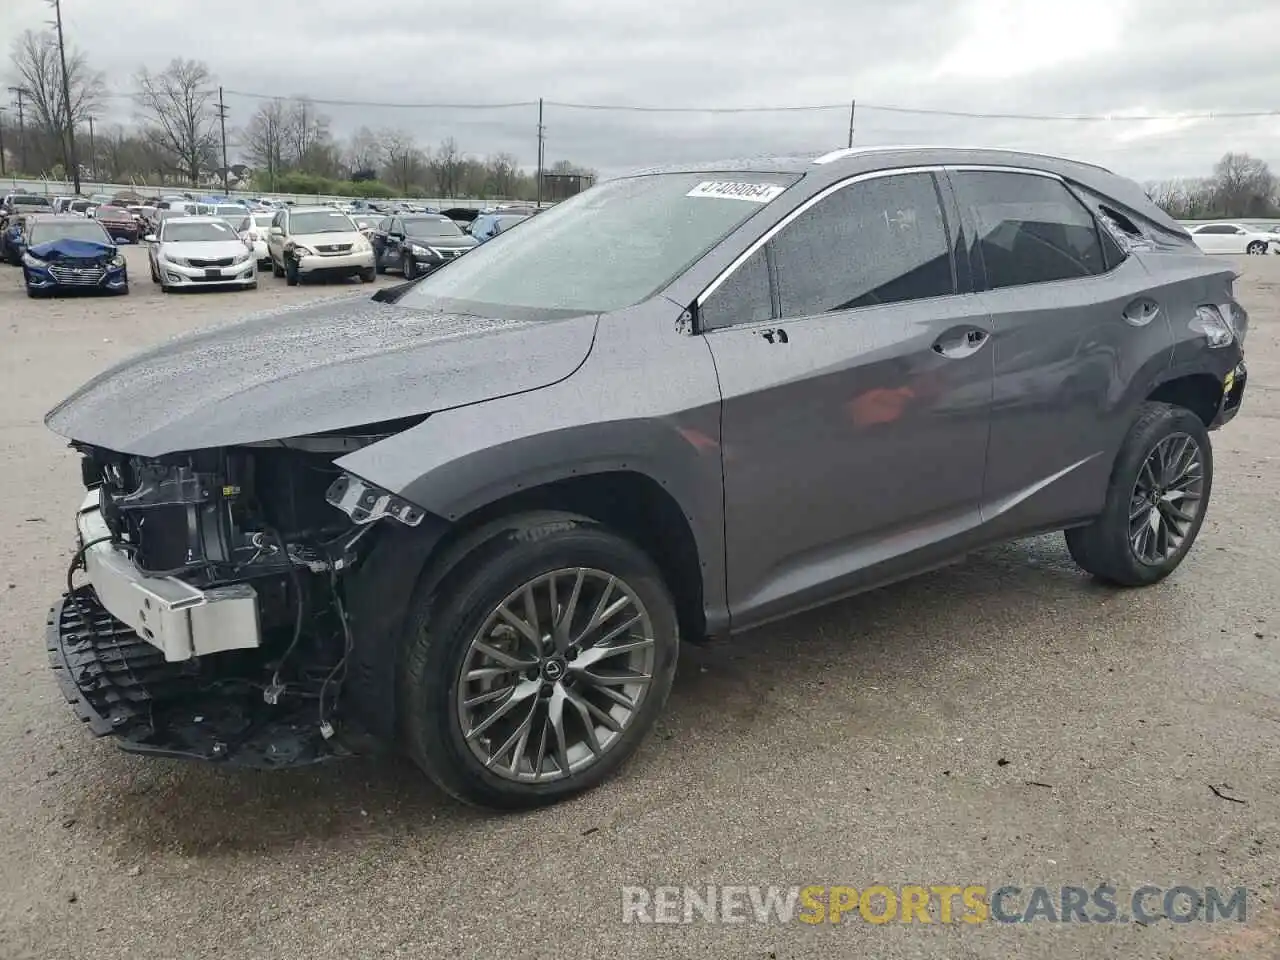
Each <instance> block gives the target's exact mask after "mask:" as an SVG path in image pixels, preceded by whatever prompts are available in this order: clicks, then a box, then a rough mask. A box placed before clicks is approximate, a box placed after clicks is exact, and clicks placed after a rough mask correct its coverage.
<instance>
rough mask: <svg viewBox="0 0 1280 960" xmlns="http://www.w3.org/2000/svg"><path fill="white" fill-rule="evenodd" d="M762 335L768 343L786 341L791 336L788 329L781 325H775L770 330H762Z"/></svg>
mask: <svg viewBox="0 0 1280 960" xmlns="http://www.w3.org/2000/svg"><path fill="white" fill-rule="evenodd" d="M760 336H762V337H764V339H765V342H766V343H786V342H787V341H788V340H789V339H790V338H789V337H788V336H787V331H785V330H783V329H782V328H781V327H774V328H772V329H770V330H761V331H760Z"/></svg>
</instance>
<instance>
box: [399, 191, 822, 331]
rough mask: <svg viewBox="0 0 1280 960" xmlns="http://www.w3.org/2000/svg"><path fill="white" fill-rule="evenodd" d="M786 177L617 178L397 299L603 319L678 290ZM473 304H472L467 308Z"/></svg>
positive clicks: (465, 308)
mask: <svg viewBox="0 0 1280 960" xmlns="http://www.w3.org/2000/svg"><path fill="white" fill-rule="evenodd" d="M798 179H799V176H798V175H783V174H744V173H738V174H720V175H718V177H717V175H708V174H692V173H687V174H686V173H679V174H660V175H656V176H646V177H633V178H628V179H623V180H614V181H612V182H609V183H604V184H601V185H600V186H598V187H593V188H591V189H589V190H586V191H584V192H583V193H580V194H578V195H577V196H575V197H573V198H571V199H569V200H565V201H564V202H563V203H558V204H556V205H555V206H554V207H552V208H551V209H549V210H547V211H545V212H544V213H540V214H538V215H537V216H536V217H533V218H532V219H530V221H529V222H528V223H527V224H525V225H524V226H523V227H521V228H520V229H519V230H513V231H511V232H509V233H500V234H498V235H497V236H496V237H495V238H494V239H493V240H490V241H489V242H488V243H483V244H481V245H480V246H478V247H476V248H475V249H474V250H472V251H471V252H469V253H468V254H467V255H466V256H465V257H459V258H458V259H457V260H455V261H453V262H451V263H449V264H447V265H446V266H445V267H443V268H441V269H438V270H436V271H435V272H434V273H431V274H429V275H428V276H427V277H426V278H425V279H423V280H421V281H419V282H418V283H417V285H416V286H414V287H413V288H412V289H411V290H410V291H409V292H408V293H406V294H405V295H404V297H403V298H402V299H401V300H400V301H399V302H400V303H402V304H404V305H405V306H410V307H414V306H416V307H424V308H431V307H433V306H434V305H435V304H434V301H437V300H448V301H462V303H461V304H454V303H451V304H450V305H449V307H448V309H452V310H456V311H458V312H463V313H490V312H493V311H494V310H501V309H502V308H504V307H517V308H526V309H528V310H533V311H552V312H554V313H559V314H562V315H563V314H567V313H598V312H603V311H606V310H617V309H620V308H622V307H626V306H630V305H632V304H635V303H639V302H640V301H641V300H644V299H646V298H648V297H650V296H652V295H653V294H654V293H656V292H657V291H658V290H660V289H662V288H663V287H664V286H666V285H667V284H668V283H670V282H671V281H672V280H673V279H675V277H677V276H678V275H680V274H681V273H683V272H684V271H685V270H686V269H687V268H688V267H689V266H690V265H692V264H693V263H694V261H696V260H697V259H698V258H700V257H701V256H702V255H703V254H704V253H706V252H707V251H708V250H710V249H711V248H712V247H713V246H715V245H716V243H718V242H719V241H720V240H722V239H723V238H724V237H725V236H726V235H727V234H728V233H729V232H730V231H731V230H733V229H734V228H735V227H737V226H738V225H739V224H741V223H742V222H743V221H745V220H746V219H747V218H748V217H750V216H751V215H752V214H754V213H757V212H759V211H760V210H762V209H764V206H765V204H766V203H767V202H769V201H770V200H772V199H774V198H775V197H777V195H778V194H780V193H781V192H782V191H783V190H785V189H786V188H787V187H789V186H790V185H791V184H793V183H795V182H796V181H797V180H798ZM465 305H470V306H465Z"/></svg>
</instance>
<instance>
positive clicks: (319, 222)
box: [289, 210, 357, 236]
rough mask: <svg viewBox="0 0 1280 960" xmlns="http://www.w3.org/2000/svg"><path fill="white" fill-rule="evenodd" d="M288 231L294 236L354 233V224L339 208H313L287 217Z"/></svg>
mask: <svg viewBox="0 0 1280 960" xmlns="http://www.w3.org/2000/svg"><path fill="white" fill-rule="evenodd" d="M289 232H290V233H292V234H294V235H295V236H306V235H308V234H313V233H356V232H357V231H356V225H355V224H354V223H352V222H351V218H350V217H348V216H347V215H346V214H345V213H343V212H342V211H341V210H313V211H310V212H306V213H294V214H291V215H290V217H289Z"/></svg>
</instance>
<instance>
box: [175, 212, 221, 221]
mask: <svg viewBox="0 0 1280 960" xmlns="http://www.w3.org/2000/svg"><path fill="white" fill-rule="evenodd" d="M226 219H227V218H226V217H219V216H217V215H216V214H212V213H202V214H200V215H199V216H197V215H195V214H192V215H190V216H185V217H165V218H164V222H165V223H224V222H225V221H226Z"/></svg>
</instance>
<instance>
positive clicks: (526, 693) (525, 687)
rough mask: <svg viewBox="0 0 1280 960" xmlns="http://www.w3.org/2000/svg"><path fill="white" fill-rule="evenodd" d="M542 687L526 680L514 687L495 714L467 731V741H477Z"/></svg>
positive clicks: (535, 682) (536, 682)
mask: <svg viewBox="0 0 1280 960" xmlns="http://www.w3.org/2000/svg"><path fill="white" fill-rule="evenodd" d="M540 686H541V685H540V684H539V683H538V681H537V680H525V681H523V682H522V683H520V684H519V685H518V686H516V687H513V688H512V690H511V695H510V696H509V697H507V699H506V700H504V701H503V702H502V703H500V704H498V706H497V708H496V709H495V710H494V711H493V713H491V714H489V716H487V717H485V718H484V720H482V721H480V723H479V724H477V725H476V726H474V727H472V728H471V729H470V730H468V731H467V733H466V739H467V740H474V739H476V737H478V736H480V735H481V734H482V733H484V732H485V731H486V730H488V729H489V728H490V727H492V726H493V725H494V724H495V723H497V722H498V721H499V720H501V719H502V718H503V717H505V716H506V715H507V714H509V713H510V712H511V711H512V710H514V709H515V708H516V707H517V706H519V705H520V704H521V703H523V702H524V701H525V700H527V699H529V698H530V697H532V696H533V695H534V694H536V693H537V692H538V690H539V688H540Z"/></svg>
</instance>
